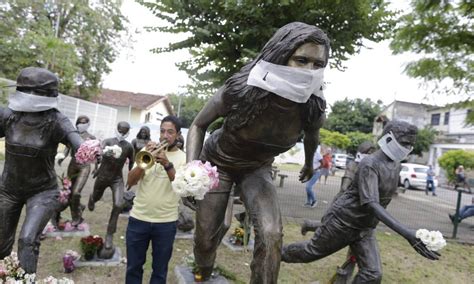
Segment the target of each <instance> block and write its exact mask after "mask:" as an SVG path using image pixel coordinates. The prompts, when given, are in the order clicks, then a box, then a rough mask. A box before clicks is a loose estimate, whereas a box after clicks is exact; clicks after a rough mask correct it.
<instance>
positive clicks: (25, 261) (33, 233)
mask: <svg viewBox="0 0 474 284" xmlns="http://www.w3.org/2000/svg"><path fill="white" fill-rule="evenodd" d="M58 195H59V193H58V189H57V188H55V189H53V190H47V191H43V192H40V193H38V194H36V195H34V196H32V197H30V198H29V199H28V200H27V201H26V216H25V221H24V223H23V226H22V228H21V232H20V238H19V240H18V259H19V260H20V264H21V267H22V268H23V269H24V270H25V271H26V273H35V272H36V265H37V263H38V255H39V247H40V239H39V237H40V234H41V232H42V231H43V229H44V227H45V226H46V224H47V223H48V220H49V219H50V218H51V217H52V215H53V214H54V212H56V210H57V208H58V205H59V201H58Z"/></svg>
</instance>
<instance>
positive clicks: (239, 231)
mask: <svg viewBox="0 0 474 284" xmlns="http://www.w3.org/2000/svg"><path fill="white" fill-rule="evenodd" d="M244 235H245V230H244V228H242V227H239V228H235V230H234V232H233V233H232V235H231V236H230V238H229V241H230V242H231V243H232V244H233V245H238V246H242V245H244Z"/></svg>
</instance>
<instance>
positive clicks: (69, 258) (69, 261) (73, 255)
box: [63, 250, 79, 273]
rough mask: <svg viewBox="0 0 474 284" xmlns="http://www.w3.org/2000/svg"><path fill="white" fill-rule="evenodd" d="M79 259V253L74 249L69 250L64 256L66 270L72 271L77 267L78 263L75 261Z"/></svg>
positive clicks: (67, 271)
mask: <svg viewBox="0 0 474 284" xmlns="http://www.w3.org/2000/svg"><path fill="white" fill-rule="evenodd" d="M77 259H79V254H78V253H77V252H76V251H73V250H67V251H66V253H65V254H64V256H63V267H64V272H66V273H71V272H73V271H74V269H75V268H76V264H75V263H74V262H75V261H76V260H77Z"/></svg>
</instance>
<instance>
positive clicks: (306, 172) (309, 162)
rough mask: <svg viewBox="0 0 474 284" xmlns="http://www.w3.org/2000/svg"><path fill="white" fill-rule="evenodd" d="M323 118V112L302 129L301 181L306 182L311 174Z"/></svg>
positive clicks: (324, 117) (324, 118) (324, 116)
mask: <svg viewBox="0 0 474 284" xmlns="http://www.w3.org/2000/svg"><path fill="white" fill-rule="evenodd" d="M325 120H326V115H325V114H324V113H323V114H321V116H320V118H319V119H318V121H316V122H315V123H314V125H311V126H310V127H307V128H305V130H304V139H303V144H304V165H303V168H302V169H301V171H300V177H299V180H300V181H301V182H307V181H308V180H309V179H310V178H311V177H312V176H313V171H314V169H313V158H314V153H315V152H316V149H317V148H318V145H319V129H320V128H321V127H322V126H323V124H324V121H325Z"/></svg>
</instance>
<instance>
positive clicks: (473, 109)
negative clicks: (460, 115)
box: [451, 99, 474, 126]
mask: <svg viewBox="0 0 474 284" xmlns="http://www.w3.org/2000/svg"><path fill="white" fill-rule="evenodd" d="M451 106H452V107H454V108H456V109H468V110H470V111H469V112H468V113H467V116H466V120H465V121H464V122H465V124H466V126H468V125H474V100H470V99H467V100H465V101H462V102H458V103H454V104H451Z"/></svg>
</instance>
